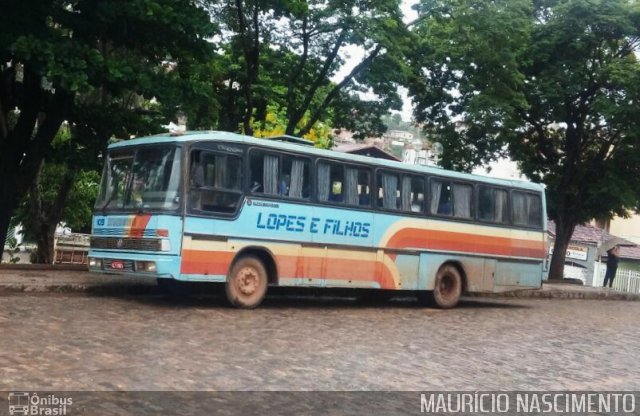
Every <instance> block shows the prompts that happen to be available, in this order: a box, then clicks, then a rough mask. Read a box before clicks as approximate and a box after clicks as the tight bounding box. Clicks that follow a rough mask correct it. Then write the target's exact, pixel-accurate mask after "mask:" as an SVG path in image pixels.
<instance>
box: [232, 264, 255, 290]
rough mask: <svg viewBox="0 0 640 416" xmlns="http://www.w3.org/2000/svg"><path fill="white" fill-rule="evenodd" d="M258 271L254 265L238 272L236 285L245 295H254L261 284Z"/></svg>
mask: <svg viewBox="0 0 640 416" xmlns="http://www.w3.org/2000/svg"><path fill="white" fill-rule="evenodd" d="M258 276H259V275H258V271H257V270H256V269H254V268H253V267H243V268H242V269H240V271H238V273H237V274H236V279H235V280H236V287H237V288H238V291H239V292H240V293H241V294H242V295H243V296H252V295H254V294H255V293H256V292H257V290H258V286H259V285H260V282H259V277H258Z"/></svg>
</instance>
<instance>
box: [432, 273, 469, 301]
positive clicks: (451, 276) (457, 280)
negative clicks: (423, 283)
mask: <svg viewBox="0 0 640 416" xmlns="http://www.w3.org/2000/svg"><path fill="white" fill-rule="evenodd" d="M460 296H462V276H461V275H460V271H458V269H457V268H456V267H455V266H453V265H451V264H445V265H444V266H442V267H441V268H440V270H438V273H437V274H436V282H435V286H434V287H433V292H431V296H430V298H431V299H430V300H431V301H432V303H433V304H435V306H437V307H438V308H442V309H450V308H453V307H454V306H456V305H457V304H458V301H460Z"/></svg>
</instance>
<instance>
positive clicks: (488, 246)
mask: <svg viewBox="0 0 640 416" xmlns="http://www.w3.org/2000/svg"><path fill="white" fill-rule="evenodd" d="M387 247H389V248H422V249H432V250H449V251H464V252H471V253H479V254H497V255H505V256H522V257H535V258H544V257H545V254H546V252H545V250H544V242H543V241H534V240H521V239H514V238H507V237H494V236H481V235H477V234H467V233H455V232H450V231H436V230H422V229H417V228H404V229H402V230H400V231H398V232H397V233H396V234H394V235H393V236H392V237H391V238H390V239H389V242H388V243H387Z"/></svg>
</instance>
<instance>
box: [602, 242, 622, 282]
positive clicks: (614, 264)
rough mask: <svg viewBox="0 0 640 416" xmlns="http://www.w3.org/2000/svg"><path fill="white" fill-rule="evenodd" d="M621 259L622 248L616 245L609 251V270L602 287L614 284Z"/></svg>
mask: <svg viewBox="0 0 640 416" xmlns="http://www.w3.org/2000/svg"><path fill="white" fill-rule="evenodd" d="M619 261H620V248H619V247H618V246H615V247H614V248H612V249H611V250H609V251H607V272H606V273H605V275H604V284H603V285H602V287H607V282H609V287H611V285H613V279H614V278H615V277H616V271H617V270H618V262H619Z"/></svg>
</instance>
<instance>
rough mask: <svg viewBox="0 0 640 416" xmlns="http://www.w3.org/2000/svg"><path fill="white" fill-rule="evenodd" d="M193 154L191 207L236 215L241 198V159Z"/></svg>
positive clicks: (199, 152)
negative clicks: (234, 213)
mask: <svg viewBox="0 0 640 416" xmlns="http://www.w3.org/2000/svg"><path fill="white" fill-rule="evenodd" d="M191 155H192V156H191V166H190V205H191V208H192V209H194V210H198V211H208V212H226V213H231V212H235V210H236V208H237V206H238V203H239V201H240V198H241V196H242V190H241V183H242V159H241V158H240V157H238V156H233V155H226V154H219V153H212V152H203V151H202V152H201V151H194V152H193V153H192V154H191Z"/></svg>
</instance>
